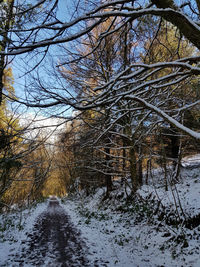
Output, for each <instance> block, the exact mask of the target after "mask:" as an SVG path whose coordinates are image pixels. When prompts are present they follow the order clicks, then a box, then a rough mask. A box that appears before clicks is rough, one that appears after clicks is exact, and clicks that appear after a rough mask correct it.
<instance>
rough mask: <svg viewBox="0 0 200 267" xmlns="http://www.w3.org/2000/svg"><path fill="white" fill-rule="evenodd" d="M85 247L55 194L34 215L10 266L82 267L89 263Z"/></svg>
mask: <svg viewBox="0 0 200 267" xmlns="http://www.w3.org/2000/svg"><path fill="white" fill-rule="evenodd" d="M87 255H88V248H87V246H86V244H85V243H84V242H83V241H82V239H81V236H80V232H79V231H78V230H77V229H76V228H75V227H74V226H73V224H72V223H71V221H70V218H69V216H68V215H67V214H66V212H65V210H64V209H63V208H62V207H61V206H60V205H59V201H58V200H57V199H56V198H52V199H50V201H49V204H48V207H47V209H46V210H45V211H44V212H43V213H41V215H40V216H39V217H38V220H37V223H36V224H35V225H34V228H33V232H32V233H30V234H28V239H27V241H25V242H24V243H23V244H22V245H21V248H20V253H19V254H18V255H15V257H14V258H15V259H14V262H12V265H11V266H42V267H43V266H48V267H49V266H52V267H59V266H62V267H65V266H67V267H79V266H81V267H84V266H99V265H98V264H94V263H93V264H92V265H91V264H90V263H89V261H88V259H87Z"/></svg>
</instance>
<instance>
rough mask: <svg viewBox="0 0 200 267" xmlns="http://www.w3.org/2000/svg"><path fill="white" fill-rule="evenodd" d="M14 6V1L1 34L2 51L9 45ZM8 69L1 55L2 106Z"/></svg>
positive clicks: (0, 44) (0, 92)
mask: <svg viewBox="0 0 200 267" xmlns="http://www.w3.org/2000/svg"><path fill="white" fill-rule="evenodd" d="M13 6H14V0H12V1H10V2H8V14H7V19H6V22H5V26H4V28H3V29H2V31H3V33H2V34H1V36H2V41H0V51H1V52H5V51H6V47H7V45H8V42H9V40H8V31H9V29H10V24H11V22H12V18H13ZM5 67H6V56H5V55H4V54H2V55H0V105H1V104H2V100H3V86H4V84H3V75H4V69H5Z"/></svg>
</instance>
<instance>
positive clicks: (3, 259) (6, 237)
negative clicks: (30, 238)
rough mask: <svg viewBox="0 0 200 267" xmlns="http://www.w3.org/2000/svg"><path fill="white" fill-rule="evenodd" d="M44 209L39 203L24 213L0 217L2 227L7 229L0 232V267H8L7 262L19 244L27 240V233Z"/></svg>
mask: <svg viewBox="0 0 200 267" xmlns="http://www.w3.org/2000/svg"><path fill="white" fill-rule="evenodd" d="M45 208H46V203H40V204H38V205H37V206H36V207H34V206H33V207H31V208H30V209H25V210H24V211H18V212H12V213H8V214H1V215H0V222H1V224H2V226H3V225H4V224H6V225H5V226H6V228H7V229H6V230H4V231H3V229H2V230H1V231H0V266H9V265H7V262H9V260H10V257H12V255H15V254H16V253H17V252H18V251H19V248H20V245H21V243H23V242H24V241H23V240H25V239H26V238H27V233H29V232H30V231H31V229H32V227H33V225H34V222H35V220H36V218H37V217H38V215H39V214H40V213H42V212H43V211H44V209H45ZM8 224H10V227H8Z"/></svg>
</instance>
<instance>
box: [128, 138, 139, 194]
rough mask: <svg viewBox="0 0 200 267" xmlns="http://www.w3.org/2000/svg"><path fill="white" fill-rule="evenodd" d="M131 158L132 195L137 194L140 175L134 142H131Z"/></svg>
mask: <svg viewBox="0 0 200 267" xmlns="http://www.w3.org/2000/svg"><path fill="white" fill-rule="evenodd" d="M129 157H130V159H129V160H130V174H131V184H132V193H135V192H136V191H137V189H138V186H139V182H138V174H137V159H136V151H135V146H134V144H133V142H131V147H130V150H129Z"/></svg>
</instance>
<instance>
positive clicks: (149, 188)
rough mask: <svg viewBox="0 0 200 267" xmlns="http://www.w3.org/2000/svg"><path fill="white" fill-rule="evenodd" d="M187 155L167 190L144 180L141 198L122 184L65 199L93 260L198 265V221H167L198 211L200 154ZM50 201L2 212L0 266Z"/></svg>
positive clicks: (148, 266)
mask: <svg viewBox="0 0 200 267" xmlns="http://www.w3.org/2000/svg"><path fill="white" fill-rule="evenodd" d="M184 160H185V164H186V165H184V166H185V168H182V171H181V179H180V182H179V183H178V184H176V186H172V188H170V189H169V191H165V190H164V187H163V186H161V185H158V186H157V187H156V188H155V187H154V186H153V185H152V184H150V185H144V186H143V187H142V188H141V189H140V190H138V192H137V195H138V197H137V199H138V200H140V199H142V201H138V202H137V201H136V200H130V201H129V202H128V203H127V202H126V192H125V190H124V188H122V186H121V185H120V184H119V183H116V184H115V190H114V191H113V192H112V194H111V197H110V199H107V200H105V201H102V199H103V197H104V193H105V188H101V189H99V190H97V191H96V193H95V194H94V195H93V196H89V197H85V196H84V195H83V196H82V197H80V196H79V197H73V198H65V199H63V200H61V203H62V204H61V205H62V206H63V207H64V209H65V210H66V212H67V213H68V214H69V215H70V217H71V220H72V222H73V223H74V224H75V226H76V227H77V228H78V229H79V230H80V231H81V233H82V237H83V238H84V241H85V242H86V244H87V246H88V248H89V252H90V255H89V256H88V258H89V259H90V260H91V262H95V260H97V259H98V264H99V262H102V265H97V266H107V267H114V266H116V267H137V266H139V267H156V266H157V267H158V266H160V267H161V266H165V267H168V266H170V267H173V266H174V267H175V266H176V267H181V266H184V267H185V266H187V267H199V266H200V225H197V226H196V227H192V229H189V227H186V225H184V223H182V224H179V225H178V227H177V226H176V225H174V226H172V225H170V224H167V223H166V221H167V219H168V220H169V219H170V218H171V217H172V218H173V219H174V218H175V217H174V216H175V215H176V216H177V214H179V217H180V218H181V219H184V214H185V216H186V217H187V218H189V217H193V216H194V215H197V216H198V214H200V167H198V166H197V165H198V162H199V158H198V157H197V156H195V157H193V159H192V160H191V158H189V159H184ZM194 162H195V164H194V165H192V164H193V163H194ZM192 166H193V167H192ZM174 199H175V201H174ZM179 200H180V201H179ZM175 203H176V205H175ZM46 206H47V203H41V204H38V205H37V206H36V207H32V209H31V210H24V211H23V212H22V213H21V214H20V213H13V214H10V215H7V216H5V215H4V216H3V215H1V216H0V266H1V267H3V266H9V265H6V262H7V261H8V260H9V257H11V255H14V254H16V253H17V251H18V250H19V247H20V244H21V242H23V240H25V239H26V238H27V237H26V234H27V233H29V232H30V231H31V229H32V228H33V225H34V222H35V220H36V219H37V217H38V215H39V214H40V213H41V212H42V211H43V210H44V209H45V208H46ZM163 207H165V210H164V211H165V212H163V213H162V211H163ZM158 208H160V209H161V212H158V211H157V209H158ZM183 211H184V214H183ZM165 213H166V214H167V216H168V217H167V218H166V214H165ZM170 216H171V217H170ZM8 226H9V227H8ZM19 229H20V231H19ZM9 267H10V266H9ZM55 267H56V266H55ZM91 267H92V266H91Z"/></svg>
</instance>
